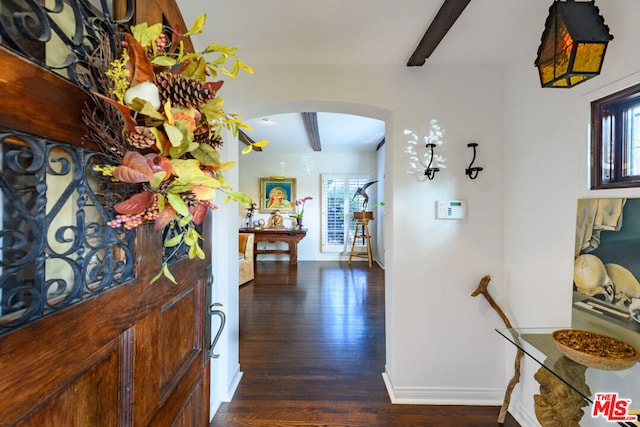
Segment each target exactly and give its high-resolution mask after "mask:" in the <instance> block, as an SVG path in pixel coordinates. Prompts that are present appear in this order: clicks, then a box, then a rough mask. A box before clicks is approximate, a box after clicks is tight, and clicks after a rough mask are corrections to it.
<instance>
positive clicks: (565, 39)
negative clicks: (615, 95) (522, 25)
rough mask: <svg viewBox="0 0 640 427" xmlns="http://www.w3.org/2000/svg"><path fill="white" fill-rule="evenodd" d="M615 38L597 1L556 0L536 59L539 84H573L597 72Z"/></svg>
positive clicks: (554, 85) (550, 85)
mask: <svg viewBox="0 0 640 427" xmlns="http://www.w3.org/2000/svg"><path fill="white" fill-rule="evenodd" d="M612 39H613V36H612V35H611V34H610V33H609V27H608V26H606V25H605V23H604V18H603V17H602V16H601V15H600V10H599V9H598V7H597V6H596V5H595V1H575V0H566V1H561V0H554V2H553V4H552V5H551V7H550V8H549V16H548V17H547V21H546V23H545V28H544V32H543V33H542V40H541V43H540V47H539V48H538V57H537V58H536V61H535V66H536V67H538V72H539V74H540V84H541V85H542V87H562V88H570V87H573V86H575V85H577V84H579V83H582V82H584V81H585V80H587V79H590V78H592V77H595V76H597V75H598V74H600V70H601V69H602V62H603V61H604V54H605V51H606V50H607V44H608V43H609V41H610V40H612Z"/></svg>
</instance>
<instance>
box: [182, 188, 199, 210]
mask: <svg viewBox="0 0 640 427" xmlns="http://www.w3.org/2000/svg"><path fill="white" fill-rule="evenodd" d="M180 197H182V200H184V202H185V203H186V204H187V206H188V207H189V208H193V207H194V206H195V205H197V204H198V203H200V200H198V197H197V196H196V195H195V193H192V192H191V191H185V192H184V193H180Z"/></svg>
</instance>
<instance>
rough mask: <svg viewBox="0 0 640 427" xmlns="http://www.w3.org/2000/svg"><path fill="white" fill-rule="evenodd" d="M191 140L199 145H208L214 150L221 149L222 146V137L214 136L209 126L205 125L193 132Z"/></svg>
mask: <svg viewBox="0 0 640 427" xmlns="http://www.w3.org/2000/svg"><path fill="white" fill-rule="evenodd" d="M193 140H194V141H195V142H197V143H200V144H207V145H210V146H211V147H213V148H214V149H216V150H217V149H218V148H220V147H222V144H223V143H224V141H223V140H222V137H221V136H220V135H218V136H215V133H214V132H213V130H211V128H209V125H207V124H206V123H205V124H204V125H202V126H199V127H198V128H196V130H195V131H193Z"/></svg>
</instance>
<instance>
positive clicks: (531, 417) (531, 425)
mask: <svg viewBox="0 0 640 427" xmlns="http://www.w3.org/2000/svg"><path fill="white" fill-rule="evenodd" d="M509 413H510V414H511V416H512V417H513V418H514V419H515V420H516V421H517V422H518V424H520V426H521V427H539V426H540V422H539V421H538V420H537V418H536V417H535V414H530V413H528V412H527V411H525V410H524V408H523V407H522V406H521V405H514V404H513V402H512V403H511V406H510V407H509Z"/></svg>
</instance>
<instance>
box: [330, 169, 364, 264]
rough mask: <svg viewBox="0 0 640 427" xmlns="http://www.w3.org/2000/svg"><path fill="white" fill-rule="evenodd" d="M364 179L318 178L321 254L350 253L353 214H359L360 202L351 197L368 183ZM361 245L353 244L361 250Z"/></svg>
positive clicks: (332, 176)
mask: <svg viewBox="0 0 640 427" xmlns="http://www.w3.org/2000/svg"><path fill="white" fill-rule="evenodd" d="M370 178H371V177H370V176H366V175H349V174H346V175H323V176H322V251H323V252H348V251H350V250H351V244H352V242H353V235H354V233H355V228H356V225H355V224H356V221H355V220H354V219H353V212H355V211H358V210H361V208H360V205H361V204H362V199H361V198H360V197H357V198H355V199H354V197H353V196H354V194H355V193H356V191H357V190H358V188H360V187H362V186H363V185H364V184H366V183H367V182H369V181H371V179H370ZM361 245H362V242H356V246H361Z"/></svg>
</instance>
